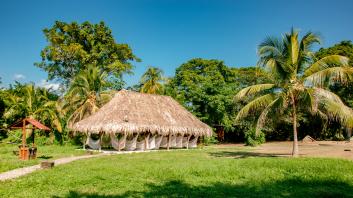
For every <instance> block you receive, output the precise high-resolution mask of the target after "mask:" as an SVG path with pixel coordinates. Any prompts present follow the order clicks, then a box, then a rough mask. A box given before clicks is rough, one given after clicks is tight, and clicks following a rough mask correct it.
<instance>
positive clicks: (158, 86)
mask: <svg viewBox="0 0 353 198" xmlns="http://www.w3.org/2000/svg"><path fill="white" fill-rule="evenodd" d="M163 80H164V77H163V71H162V70H161V69H159V68H157V67H149V68H148V69H147V71H146V72H145V73H144V74H143V75H142V77H141V80H140V84H141V86H140V87H141V88H140V92H142V93H150V94H162V93H163V90H164V89H163V84H162V83H163Z"/></svg>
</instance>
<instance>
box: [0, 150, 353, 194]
mask: <svg viewBox="0 0 353 198" xmlns="http://www.w3.org/2000/svg"><path fill="white" fill-rule="evenodd" d="M61 148H66V147H61ZM43 149H44V148H43ZM59 149H60V148H59ZM70 150H73V148H70ZM0 151H1V150H0ZM54 151H55V150H54ZM47 155H50V153H48V154H47ZM257 155H259V154H257V153H256V152H255V151H254V152H251V151H249V150H244V149H242V148H239V147H231V148H228V149H227V148H207V147H206V148H205V149H202V150H200V149H195V150H188V151H182V150H177V151H175V150H174V151H170V152H163V151H159V152H149V153H134V154H129V155H127V154H126V155H113V156H112V155H110V156H104V157H98V158H92V159H85V160H78V161H75V162H72V163H69V164H65V165H60V166H56V167H55V168H53V169H51V170H40V171H37V172H35V173H32V174H30V175H27V176H25V177H22V178H18V179H15V180H11V181H6V182H2V183H1V188H0V196H1V197H259V196H261V197H351V196H352V195H351V194H352V192H351V190H352V188H353V181H352V177H353V169H352V165H353V163H352V161H349V160H339V159H320V158H300V159H289V158H274V157H254V156H257ZM236 157H238V158H239V157H240V158H241V159H234V158H236ZM17 162H18V160H17ZM117 167H118V168H117ZM63 177H64V178H65V179H63ZM132 178H133V179H132ZM38 184H40V185H38ZM23 186H30V188H26V190H23Z"/></svg>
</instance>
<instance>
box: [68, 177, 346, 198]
mask: <svg viewBox="0 0 353 198" xmlns="http://www.w3.org/2000/svg"><path fill="white" fill-rule="evenodd" d="M146 189H147V190H146V191H127V192H125V193H123V194H119V195H104V194H97V193H93V194H91V193H81V192H78V191H70V192H69V193H68V194H67V195H66V196H64V197H66V198H75V197H76V198H83V197H86V198H93V197H98V198H120V197H320V198H325V197H335V198H337V197H353V195H352V193H351V192H352V189H353V186H352V185H349V184H347V183H344V182H337V181H334V180H325V181H322V180H315V179H314V180H311V181H305V180H301V179H290V180H284V181H277V182H272V183H265V184H256V185H254V184H251V183H248V184H242V185H231V184H225V183H215V184H212V185H207V186H206V185H198V186H192V185H189V184H187V183H184V182H183V181H179V180H175V181H169V182H166V183H164V184H162V185H156V184H147V185H146Z"/></svg>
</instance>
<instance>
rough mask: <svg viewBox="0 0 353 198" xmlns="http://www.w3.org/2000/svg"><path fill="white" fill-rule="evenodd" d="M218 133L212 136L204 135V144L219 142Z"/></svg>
mask: <svg viewBox="0 0 353 198" xmlns="http://www.w3.org/2000/svg"><path fill="white" fill-rule="evenodd" d="M216 137H217V136H216V135H215V134H213V135H212V136H211V137H204V138H203V141H202V143H203V145H205V146H208V145H211V144H217V143H218V140H217V139H216Z"/></svg>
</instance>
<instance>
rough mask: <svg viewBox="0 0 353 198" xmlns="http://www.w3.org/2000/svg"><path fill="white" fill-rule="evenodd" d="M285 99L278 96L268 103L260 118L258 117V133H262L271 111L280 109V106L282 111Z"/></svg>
mask: <svg viewBox="0 0 353 198" xmlns="http://www.w3.org/2000/svg"><path fill="white" fill-rule="evenodd" d="M284 102H285V101H284V100H283V98H282V97H278V98H276V99H275V100H273V101H272V102H271V103H270V104H269V105H267V107H266V108H265V109H264V110H263V111H262V112H261V114H260V116H259V118H258V119H257V124H256V134H260V131H261V129H262V128H263V126H264V124H265V123H266V120H267V117H268V114H269V113H270V112H273V111H275V112H277V111H276V110H278V109H279V108H280V110H281V111H282V110H283V109H281V108H283V106H284V105H283V103H284Z"/></svg>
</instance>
